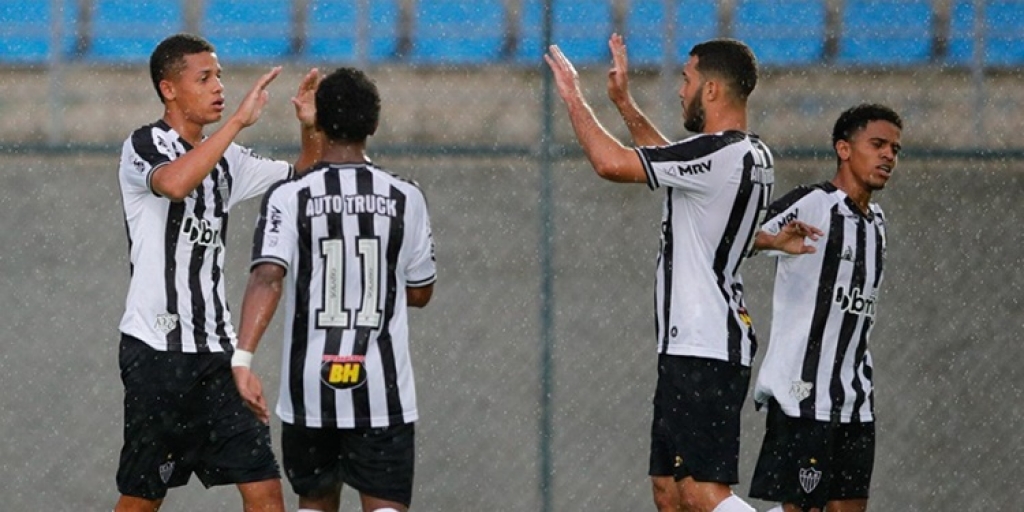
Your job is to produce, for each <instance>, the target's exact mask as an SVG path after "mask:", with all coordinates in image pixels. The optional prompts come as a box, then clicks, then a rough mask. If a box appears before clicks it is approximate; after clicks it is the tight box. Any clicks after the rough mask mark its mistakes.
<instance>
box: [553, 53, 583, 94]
mask: <svg viewBox="0 0 1024 512" xmlns="http://www.w3.org/2000/svg"><path fill="white" fill-rule="evenodd" d="M544 61H545V62H547V63H548V67H550V68H551V72H552V74H553V75H554V77H555V86H556V87H558V94H559V95H560V96H561V97H562V99H568V98H571V97H573V96H580V95H581V92H580V77H579V74H578V73H576V68H575V67H573V65H572V62H569V59H568V58H567V57H566V56H565V54H563V53H562V50H561V49H560V48H558V45H555V44H553V45H551V46H550V47H548V53H546V54H544Z"/></svg>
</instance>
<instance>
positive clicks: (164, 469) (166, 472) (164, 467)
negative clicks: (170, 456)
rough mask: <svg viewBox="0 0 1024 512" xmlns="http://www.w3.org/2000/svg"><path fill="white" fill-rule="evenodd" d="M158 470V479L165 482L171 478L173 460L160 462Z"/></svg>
mask: <svg viewBox="0 0 1024 512" xmlns="http://www.w3.org/2000/svg"><path fill="white" fill-rule="evenodd" d="M158 470H159V471H160V480H161V481H163V483H165V484H166V483H167V482H169V481H170V480H171V475H173V474H174V461H173V460H169V461H167V462H164V463H163V464H160V467H159V468H158Z"/></svg>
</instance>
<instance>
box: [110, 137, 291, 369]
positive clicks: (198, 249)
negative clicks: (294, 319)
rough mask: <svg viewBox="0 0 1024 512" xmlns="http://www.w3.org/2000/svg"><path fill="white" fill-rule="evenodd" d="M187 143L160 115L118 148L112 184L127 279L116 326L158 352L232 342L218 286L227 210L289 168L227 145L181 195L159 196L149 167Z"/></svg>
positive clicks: (217, 348) (213, 348)
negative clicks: (120, 214) (124, 232)
mask: <svg viewBox="0 0 1024 512" xmlns="http://www.w3.org/2000/svg"><path fill="white" fill-rule="evenodd" d="M191 149H192V147H191V145H190V144H189V143H188V142H186V141H185V140H184V139H182V138H181V137H180V136H179V135H178V133H177V132H175V131H174V130H173V129H172V128H171V127H170V126H169V125H168V124H167V123H165V122H164V121H162V120H161V121H157V122H156V123H154V124H151V125H148V126H144V127H142V128H139V129H138V130H136V131H135V132H133V133H132V134H131V136H129V137H128V139H127V140H126V141H125V142H124V145H123V146H122V149H121V160H120V167H119V169H118V182H119V185H120V190H121V200H122V205H123V207H124V216H125V224H126V227H127V229H128V248H129V253H130V259H131V282H130V284H129V287H128V298H127V300H126V302H125V311H124V315H123V316H122V317H121V324H120V330H121V332H123V333H125V334H128V335H131V336H134V337H136V338H138V339H140V340H142V341H144V342H145V343H147V344H148V345H150V346H151V347H153V348H155V349H157V350H165V351H172V352H189V353H192V352H226V351H230V350H232V346H233V344H234V343H235V342H236V336H235V331H234V328H233V327H232V324H231V313H230V311H229V309H228V304H227V298H226V294H225V287H224V242H225V239H226V230H227V226H228V212H229V211H230V210H231V208H232V207H233V206H234V205H235V204H237V203H239V202H240V201H242V200H244V199H247V198H250V197H253V196H256V195H259V194H262V193H263V192H265V191H266V190H267V189H268V188H269V187H270V185H272V184H274V183H276V182H278V181H280V180H283V179H285V178H287V177H288V176H289V175H290V173H291V166H290V165H289V164H288V163H287V162H280V161H273V160H268V159H265V158H262V157H260V156H257V155H255V154H253V153H252V152H251V151H250V150H249V149H246V148H244V147H242V146H239V145H237V144H231V146H230V147H229V148H228V149H227V151H225V152H224V156H223V157H222V158H221V159H220V161H219V162H217V165H216V167H215V168H214V169H213V170H212V171H211V172H210V174H209V175H207V176H206V177H205V178H204V179H203V181H202V183H201V184H200V185H199V186H198V187H197V188H196V189H195V190H194V191H193V192H192V193H191V194H189V195H188V197H186V198H185V199H184V200H182V201H177V202H176V201H171V200H169V199H167V198H165V197H162V196H160V195H159V194H158V193H157V192H156V191H154V190H153V187H152V178H153V173H154V172H156V171H157V169H160V168H161V167H162V166H164V165H167V164H169V163H170V162H172V161H174V160H175V159H177V158H179V157H181V156H182V155H184V154H185V153H186V152H187V151H189V150H191Z"/></svg>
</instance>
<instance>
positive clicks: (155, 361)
mask: <svg viewBox="0 0 1024 512" xmlns="http://www.w3.org/2000/svg"><path fill="white" fill-rule="evenodd" d="M119 360H120V366H121V382H122V383H124V445H123V447H122V448H121V461H120V465H119V467H118V469H117V489H118V491H119V492H120V493H121V494H124V495H126V496H135V497H139V498H145V499H149V500H157V499H161V498H163V497H164V496H166V495H167V489H168V488H171V487H178V486H182V485H185V484H186V483H188V480H189V478H190V477H191V475H192V473H195V474H196V475H197V476H198V477H199V480H200V481H201V482H202V483H203V485H205V486H206V487H210V486H213V485H226V484H239V483H248V482H259V481H263V480H270V479H277V478H280V471H279V470H278V467H277V461H276V460H275V459H274V452H273V451H272V450H271V438H270V427H269V426H267V425H264V424H263V423H261V422H260V421H259V420H258V419H257V418H256V416H255V415H254V414H253V413H252V412H251V411H249V409H246V408H245V406H244V405H243V403H242V399H241V397H240V396H239V395H238V390H237V389H236V388H235V381H234V377H233V376H232V374H231V355H230V354H225V353H212V354H185V353H181V352H163V351H159V350H155V349H153V348H152V347H150V346H149V345H147V344H145V343H144V342H142V341H140V340H138V339H136V338H134V337H131V336H128V335H125V334H122V335H121V346H120V355H119Z"/></svg>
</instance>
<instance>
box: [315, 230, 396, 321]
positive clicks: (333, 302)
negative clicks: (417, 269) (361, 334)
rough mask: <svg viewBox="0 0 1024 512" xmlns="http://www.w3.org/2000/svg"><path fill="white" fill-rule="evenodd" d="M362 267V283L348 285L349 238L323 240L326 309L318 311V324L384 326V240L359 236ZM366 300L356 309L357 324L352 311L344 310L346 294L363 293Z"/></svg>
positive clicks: (324, 302)
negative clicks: (381, 319)
mask: <svg viewBox="0 0 1024 512" xmlns="http://www.w3.org/2000/svg"><path fill="white" fill-rule="evenodd" d="M356 249H357V251H358V253H359V266H360V268H361V269H362V286H351V287H346V286H345V262H346V259H345V241H344V240H339V239H322V240H320V253H321V254H322V255H323V257H324V260H325V261H324V286H323V288H324V297H323V309H321V310H320V311H319V312H317V315H316V322H317V327H320V328H328V327H341V328H343V329H352V328H357V327H369V328H371V329H376V328H378V327H380V317H381V312H380V309H379V307H378V305H377V300H378V298H379V297H380V288H381V285H380V239H379V238H357V239H356ZM360 289H361V292H362V300H361V302H360V305H359V310H358V311H356V312H355V313H356V315H355V323H354V324H353V323H352V320H351V316H352V315H351V312H350V311H347V310H345V309H344V307H345V293H346V292H349V291H352V292H355V293H359V292H360Z"/></svg>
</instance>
